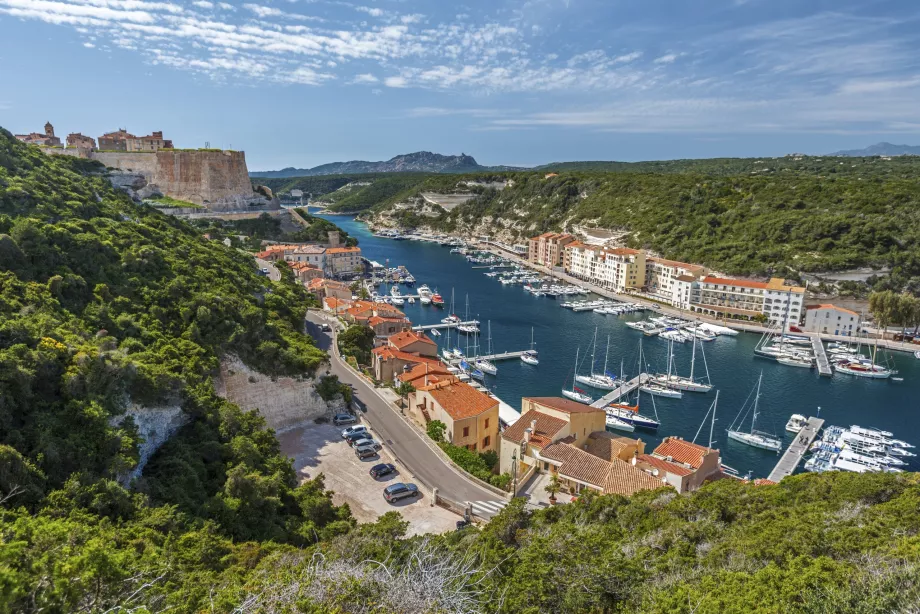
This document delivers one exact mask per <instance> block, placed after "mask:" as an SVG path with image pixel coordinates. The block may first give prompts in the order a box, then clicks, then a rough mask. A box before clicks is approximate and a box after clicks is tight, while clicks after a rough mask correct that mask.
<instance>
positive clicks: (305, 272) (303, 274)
mask: <svg viewBox="0 0 920 614" xmlns="http://www.w3.org/2000/svg"><path fill="white" fill-rule="evenodd" d="M289 266H290V267H291V271H293V272H294V277H295V278H296V279H297V281H299V282H300V283H302V284H304V285H306V284H309V283H310V281H312V280H314V279H321V278H322V277H323V270H322V269H320V268H319V267H317V266H316V265H313V264H310V263H309V262H291V263H289ZM349 292H351V290H349Z"/></svg>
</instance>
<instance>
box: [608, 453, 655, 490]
mask: <svg viewBox="0 0 920 614" xmlns="http://www.w3.org/2000/svg"><path fill="white" fill-rule="evenodd" d="M662 486H666V484H665V483H664V482H663V481H662V479H661V478H656V477H654V476H651V475H649V474H647V473H646V472H644V471H642V470H641V469H637V468H635V467H633V466H632V464H631V463H627V462H625V461H621V460H620V459H616V460H615V461H613V462H612V463H610V472H609V473H608V474H607V480H606V481H605V482H604V494H608V495H624V496H627V497H628V496H629V495H634V494H636V493H637V492H639V491H640V490H655V489H656V488H661V487H662Z"/></svg>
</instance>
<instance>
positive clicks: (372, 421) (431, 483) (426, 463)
mask: <svg viewBox="0 0 920 614" xmlns="http://www.w3.org/2000/svg"><path fill="white" fill-rule="evenodd" d="M320 324H331V325H332V326H336V325H337V322H334V321H333V320H332V319H331V318H329V319H326V318H325V316H324V315H322V314H320V313H317V312H314V311H311V312H309V313H308V314H307V332H308V333H309V334H310V336H312V337H313V338H314V339H316V343H317V345H318V346H319V347H320V348H322V349H323V350H326V351H327V352H328V353H329V362H330V368H329V371H330V372H331V374H332V375H337V376H338V378H339V381H340V382H342V383H344V384H347V385H349V386H351V387H352V389H353V390H354V395H355V398H357V399H358V400H359V401H360V402H361V404H362V405H363V406H364V408H365V409H364V414H363V416H362V418H363V420H364V421H365V422H367V423H368V424H369V425H370V427H371V429H372V430H373V431H374V432H375V434H376V437H377V439H378V440H379V441H381V442H382V443H383V444H384V445H386V446H387V447H388V449H389V452H390V453H391V454H392V455H393V456H395V457H396V458H397V459H398V460H399V462H400V463H402V465H403V466H405V468H406V469H408V470H409V472H410V473H412V475H413V477H414V478H415V479H416V480H418V481H419V482H421V483H422V484H424V485H425V486H427V487H428V488H437V489H438V492H439V493H440V494H441V495H443V496H444V497H446V498H448V499H451V500H453V501H457V502H466V503H472V504H473V505H474V509H475V510H476V513H477V515H480V516H486V517H491V516H493V515H495V513H497V511H498V510H499V509H500V508H501V507H502V506H503V505H504V504H505V503H506V501H505V500H503V499H502V498H501V497H500V496H498V495H496V494H495V493H493V492H491V491H489V490H486V489H485V488H482V487H481V486H478V485H477V484H475V483H474V482H472V481H471V480H469V479H467V478H466V477H464V476H463V475H461V474H460V473H458V472H457V471H456V470H455V469H454V468H453V467H451V466H450V465H448V464H446V463H445V462H444V461H443V460H442V459H441V457H439V456H438V455H437V454H435V452H434V451H433V450H431V448H429V447H428V445H427V444H426V443H425V442H424V441H423V440H422V436H421V435H420V434H419V433H418V432H416V431H415V430H413V429H412V427H410V426H409V425H408V424H406V423H405V421H404V420H403V418H402V417H401V416H398V415H397V414H396V410H395V408H393V407H392V406H391V405H390V404H389V403H388V402H387V401H386V400H385V399H384V398H383V397H381V396H380V395H379V394H378V393H377V391H376V390H375V389H374V387H373V386H371V385H370V384H368V383H367V381H366V380H365V379H364V378H362V377H360V376H358V375H356V374H355V373H354V371H352V370H351V369H350V368H349V367H347V366H346V365H345V364H344V362H343V361H342V359H341V358H339V356H338V353H337V352H336V351H334V350H333V348H332V337H331V336H330V334H329V333H326V332H323V331H322V330H321V329H320ZM482 504H486V505H482Z"/></svg>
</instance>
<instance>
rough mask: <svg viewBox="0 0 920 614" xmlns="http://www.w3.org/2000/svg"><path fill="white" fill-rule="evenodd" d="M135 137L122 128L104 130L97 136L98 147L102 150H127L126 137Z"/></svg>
mask: <svg viewBox="0 0 920 614" xmlns="http://www.w3.org/2000/svg"><path fill="white" fill-rule="evenodd" d="M133 138H137V137H135V136H134V135H133V134H131V133H130V132H128V131H127V130H125V129H124V128H119V129H118V130H116V131H114V132H106V133H105V134H103V135H102V136H100V137H99V149H100V150H102V151H128V139H133Z"/></svg>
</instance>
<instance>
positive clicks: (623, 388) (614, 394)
mask: <svg viewBox="0 0 920 614" xmlns="http://www.w3.org/2000/svg"><path fill="white" fill-rule="evenodd" d="M648 380H649V374H648V373H640V374H639V375H637V376H636V377H634V378H632V379H631V380H629V381H628V382H626V383H623V384H620V386H619V387H618V388H615V389H613V390H611V391H610V392H608V393H607V394H605V395H604V396H602V397H601V398H599V399H598V400H596V401H595V402H594V403H591V407H599V408H600V407H606V406H608V405H610V404H611V403H616V402H617V401H619V400H620V399H621V398H623V397H625V396H626V395H628V394H629V393H631V392H632V391H633V390H635V389H636V388H638V387H639V386H641V385H642V384H644V383H645V382H647V381H648Z"/></svg>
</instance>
